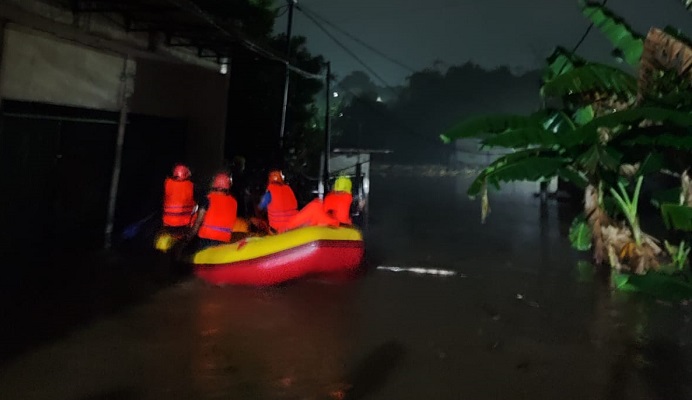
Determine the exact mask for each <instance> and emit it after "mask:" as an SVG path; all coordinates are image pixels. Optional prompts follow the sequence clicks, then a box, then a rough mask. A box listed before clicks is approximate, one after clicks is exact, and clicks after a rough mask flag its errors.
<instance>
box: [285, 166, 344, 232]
mask: <svg viewBox="0 0 692 400" xmlns="http://www.w3.org/2000/svg"><path fill="white" fill-rule="evenodd" d="M351 186H352V184H351V179H349V178H348V177H346V176H340V177H339V178H337V179H336V182H334V186H333V188H332V191H331V192H329V193H328V194H327V195H326V196H325V198H324V201H322V200H320V199H315V200H313V201H311V202H310V203H308V204H307V205H306V206H305V207H303V208H302V209H301V210H300V211H299V212H298V214H296V215H295V216H294V217H293V218H291V220H290V221H289V222H288V226H287V229H296V228H300V227H304V226H331V227H338V226H339V225H352V222H351V202H352V201H353V196H352V195H351Z"/></svg>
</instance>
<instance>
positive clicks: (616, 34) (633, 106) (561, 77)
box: [441, 3, 692, 263]
mask: <svg viewBox="0 0 692 400" xmlns="http://www.w3.org/2000/svg"><path fill="white" fill-rule="evenodd" d="M582 11H583V13H584V15H586V16H587V17H588V18H590V19H591V20H592V21H593V22H594V25H596V26H597V27H599V28H601V29H602V30H603V31H604V33H605V34H606V36H607V37H608V38H609V39H611V41H612V42H613V44H614V46H615V47H616V49H617V50H618V51H619V52H620V53H621V54H623V55H624V58H625V59H626V60H627V61H628V62H629V63H630V64H636V63H637V62H638V61H639V59H640V58H641V55H642V49H643V38H642V37H641V35H639V34H637V33H635V32H633V31H632V30H631V29H630V28H629V26H628V25H627V24H626V23H624V21H622V20H621V19H619V18H618V17H617V16H615V15H614V14H612V12H610V11H609V10H608V9H606V8H605V7H603V6H602V5H598V4H593V3H586V4H583V6H582ZM547 61H548V65H547V67H546V68H545V70H544V73H543V81H544V82H543V85H542V87H541V95H542V96H543V98H544V99H546V100H549V99H551V98H558V99H560V100H562V102H561V104H562V107H561V108H559V109H544V110H540V111H539V112H536V113H534V114H531V115H528V116H517V115H495V116H481V117H475V118H470V119H467V120H465V121H462V122H460V123H458V124H457V125H455V126H453V127H452V128H450V129H449V130H447V131H446V132H444V133H443V134H442V135H441V137H442V140H443V141H445V142H451V141H453V140H455V139H460V138H478V139H480V147H481V148H487V147H504V148H509V149H512V150H514V152H513V153H510V154H508V155H506V156H503V157H500V158H499V159H497V160H496V161H495V162H493V163H492V164H490V165H489V166H488V167H486V168H485V169H483V170H482V171H481V172H480V173H479V174H478V176H477V177H476V179H475V180H474V181H473V182H472V184H471V185H470V187H469V189H468V194H469V195H470V196H471V197H475V196H476V195H478V194H482V198H483V204H482V206H483V207H482V218H483V220H485V218H486V214H487V210H489V205H488V204H487V201H488V196H487V188H488V185H489V184H490V185H493V186H495V187H496V188H500V185H501V183H502V182H509V181H518V180H533V181H535V180H539V179H544V178H551V177H555V176H558V177H560V178H561V179H563V180H567V181H570V182H572V183H573V184H575V185H577V186H579V187H582V188H583V189H584V215H583V216H582V218H584V217H585V221H586V223H587V224H588V226H589V227H590V229H591V235H590V237H591V240H592V243H593V251H594V258H595V261H596V262H597V263H601V262H602V261H604V259H605V254H606V248H605V240H604V237H603V233H602V228H603V227H604V226H605V225H608V224H610V222H611V221H610V218H609V217H608V215H607V213H606V211H605V209H604V197H606V196H607V195H608V194H610V195H611V196H614V197H615V198H616V201H618V200H619V201H618V204H620V206H621V207H623V211H625V215H626V216H627V218H628V220H629V221H630V227H631V230H632V234H633V236H634V237H635V242H636V243H637V245H641V229H640V228H639V226H638V220H637V216H636V207H633V206H634V204H633V202H632V200H631V199H629V198H628V197H627V194H626V192H624V186H623V188H622V189H621V191H620V192H619V193H618V192H617V191H615V190H612V189H614V188H616V187H619V186H617V184H618V182H619V181H620V175H621V174H622V171H623V170H624V169H626V168H623V167H625V166H629V167H631V168H630V169H632V170H633V171H634V172H635V175H637V174H638V176H639V178H640V179H641V177H642V176H643V175H644V174H645V173H651V172H656V171H658V170H660V169H662V168H663V167H664V165H663V164H664V161H665V160H664V159H663V157H661V152H662V151H665V150H666V149H671V148H672V149H682V150H685V149H692V140H691V139H690V137H691V136H690V126H692V114H691V113H690V112H689V110H686V109H681V108H676V107H673V108H670V107H666V106H665V104H664V103H660V102H659V103H650V102H639V103H638V104H637V103H636V102H635V100H637V98H638V94H639V93H638V92H639V90H638V86H637V79H635V78H634V77H633V76H632V75H630V74H629V73H627V72H625V71H623V70H620V69H618V68H614V67H610V66H607V65H602V64H596V63H589V62H588V61H586V60H584V59H582V58H580V57H578V56H576V55H574V54H572V53H570V52H568V51H567V50H565V49H564V48H557V49H556V50H555V52H554V53H553V54H552V55H551V56H550V57H549V58H548V59H547ZM652 150H653V151H652ZM638 182H639V185H638V187H640V185H641V183H640V182H641V180H638ZM611 190H612V191H611ZM623 193H624V195H623ZM618 196H619V198H618ZM635 198H638V195H637V196H635ZM691 223H692V221H691ZM582 227H583V226H582ZM575 232H577V233H576V234H575V235H576V236H577V237H579V238H580V239H582V240H581V241H582V242H583V239H584V238H585V237H587V236H586V235H584V234H583V232H579V231H575ZM581 246H582V247H586V245H584V244H583V243H582V244H581Z"/></svg>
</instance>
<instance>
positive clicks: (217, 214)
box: [192, 172, 238, 247]
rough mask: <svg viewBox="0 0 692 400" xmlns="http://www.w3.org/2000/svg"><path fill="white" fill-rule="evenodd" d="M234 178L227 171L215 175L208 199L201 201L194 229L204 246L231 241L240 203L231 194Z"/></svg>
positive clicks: (193, 231) (193, 232)
mask: <svg viewBox="0 0 692 400" xmlns="http://www.w3.org/2000/svg"><path fill="white" fill-rule="evenodd" d="M232 184H233V179H232V178H231V176H230V175H229V174H227V173H225V172H220V173H218V174H216V175H215V176H214V179H213V180H212V183H211V190H210V191H209V194H207V197H206V199H204V200H202V201H200V209H199V217H198V218H197V222H196V223H195V226H194V227H193V229H192V234H193V235H194V234H197V237H198V238H199V239H200V244H201V245H202V247H207V246H213V245H217V244H222V243H230V242H231V236H232V233H233V226H234V225H235V223H236V218H237V212H238V203H237V202H236V200H235V198H234V197H233V196H232V195H231V193H230V191H231V185H232Z"/></svg>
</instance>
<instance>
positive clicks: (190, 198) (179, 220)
mask: <svg viewBox="0 0 692 400" xmlns="http://www.w3.org/2000/svg"><path fill="white" fill-rule="evenodd" d="M190 177H191V173H190V169H189V168H187V167H186V166H184V165H182V164H178V165H176V166H175V167H174V168H173V174H172V176H171V177H167V178H166V180H165V181H164V198H163V225H164V226H165V227H175V228H178V227H189V226H190V224H191V222H192V216H193V213H194V211H195V205H196V202H195V199H194V184H193V183H192V181H191V180H190Z"/></svg>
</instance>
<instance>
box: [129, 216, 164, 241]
mask: <svg viewBox="0 0 692 400" xmlns="http://www.w3.org/2000/svg"><path fill="white" fill-rule="evenodd" d="M156 214H157V212H156V211H154V212H152V213H151V214H149V215H147V216H146V217H144V218H142V219H140V220H139V221H137V222H135V223H133V224H130V225H128V226H127V227H125V229H123V231H122V233H121V234H120V237H121V238H123V239H132V238H134V237H135V236H137V234H138V233H139V231H140V230H141V229H142V226H143V225H144V224H146V223H147V222H149V220H151V219H152V218H154V216H155V215H156Z"/></svg>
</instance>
